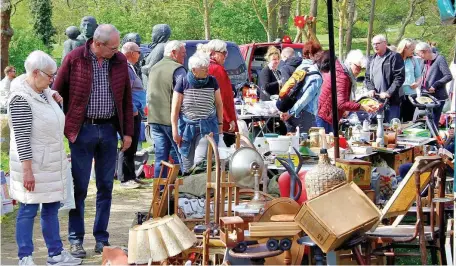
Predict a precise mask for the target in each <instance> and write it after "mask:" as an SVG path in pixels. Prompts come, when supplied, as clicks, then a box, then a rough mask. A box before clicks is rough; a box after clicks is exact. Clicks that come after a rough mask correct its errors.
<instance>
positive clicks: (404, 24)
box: [394, 0, 421, 46]
mask: <svg viewBox="0 0 456 266" xmlns="http://www.w3.org/2000/svg"><path fill="white" fill-rule="evenodd" d="M419 2H421V1H420V0H410V9H409V12H408V14H407V17H406V18H405V20H404V21H403V22H402V25H401V28H400V29H399V34H398V36H397V39H396V41H395V42H394V44H395V45H396V46H397V45H398V44H399V42H400V41H401V40H402V37H403V36H404V33H405V28H407V26H408V24H410V22H411V21H412V18H413V14H414V13H415V10H416V6H417V5H418V4H419Z"/></svg>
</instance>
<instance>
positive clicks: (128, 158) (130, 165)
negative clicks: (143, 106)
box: [122, 115, 141, 182]
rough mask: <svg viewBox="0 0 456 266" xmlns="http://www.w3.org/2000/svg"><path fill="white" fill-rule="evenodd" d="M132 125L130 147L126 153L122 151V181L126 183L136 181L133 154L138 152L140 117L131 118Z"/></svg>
mask: <svg viewBox="0 0 456 266" xmlns="http://www.w3.org/2000/svg"><path fill="white" fill-rule="evenodd" d="M133 121H134V125H133V132H134V133H133V136H132V137H131V146H130V148H128V149H127V150H126V151H124V157H123V164H122V170H123V175H124V176H123V181H122V182H127V181H130V180H134V179H136V173H135V154H136V151H137V150H138V141H139V134H140V131H141V116H140V115H136V116H134V117H133Z"/></svg>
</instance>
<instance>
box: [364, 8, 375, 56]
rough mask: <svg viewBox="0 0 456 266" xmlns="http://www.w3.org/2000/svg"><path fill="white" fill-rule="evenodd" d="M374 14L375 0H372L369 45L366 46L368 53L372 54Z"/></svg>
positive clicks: (368, 33) (368, 34)
mask: <svg viewBox="0 0 456 266" xmlns="http://www.w3.org/2000/svg"><path fill="white" fill-rule="evenodd" d="M374 15H375V0H371V10H370V17H369V29H368V31H367V47H366V55H367V56H369V55H370V50H371V43H372V31H373V29H374Z"/></svg>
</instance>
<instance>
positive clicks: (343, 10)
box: [339, 0, 348, 60]
mask: <svg viewBox="0 0 456 266" xmlns="http://www.w3.org/2000/svg"><path fill="white" fill-rule="evenodd" d="M347 2H348V0H342V2H340V5H339V58H340V59H342V60H343V59H344V43H345V42H344V37H345V36H344V27H345V21H346V17H347Z"/></svg>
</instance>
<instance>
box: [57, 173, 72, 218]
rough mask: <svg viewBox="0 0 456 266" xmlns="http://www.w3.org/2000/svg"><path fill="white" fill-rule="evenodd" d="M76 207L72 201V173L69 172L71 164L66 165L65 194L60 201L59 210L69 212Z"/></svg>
mask: <svg viewBox="0 0 456 266" xmlns="http://www.w3.org/2000/svg"><path fill="white" fill-rule="evenodd" d="M75 208H76V204H75V202H74V185H73V175H72V174H71V166H70V165H68V168H67V182H66V195H65V199H64V200H63V201H61V202H60V209H59V211H65V212H69V211H70V210H72V209H75Z"/></svg>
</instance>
